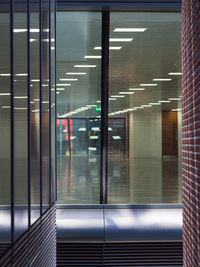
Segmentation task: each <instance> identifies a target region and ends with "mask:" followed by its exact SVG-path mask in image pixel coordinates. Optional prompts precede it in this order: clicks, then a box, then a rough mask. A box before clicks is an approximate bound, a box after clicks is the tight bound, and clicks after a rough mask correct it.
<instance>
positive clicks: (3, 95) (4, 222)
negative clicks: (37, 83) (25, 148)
mask: <svg viewBox="0 0 200 267" xmlns="http://www.w3.org/2000/svg"><path fill="white" fill-rule="evenodd" d="M9 5H10V3H9V1H4V2H3V3H2V2H0V35H1V36H3V38H1V41H0V133H1V138H0V162H1V164H0V185H1V186H0V218H1V219H0V227H1V229H5V230H4V234H0V243H1V242H3V243H5V242H10V238H11V236H10V230H11V220H10V174H11V173H10V15H9V12H10V9H9ZM2 248H3V247H2Z"/></svg>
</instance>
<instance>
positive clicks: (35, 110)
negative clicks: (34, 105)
mask: <svg viewBox="0 0 200 267" xmlns="http://www.w3.org/2000/svg"><path fill="white" fill-rule="evenodd" d="M39 111H40V110H39V109H32V110H31V112H39Z"/></svg>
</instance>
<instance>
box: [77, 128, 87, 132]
mask: <svg viewBox="0 0 200 267" xmlns="http://www.w3.org/2000/svg"><path fill="white" fill-rule="evenodd" d="M78 131H79V132H85V131H86V128H79V129H78Z"/></svg>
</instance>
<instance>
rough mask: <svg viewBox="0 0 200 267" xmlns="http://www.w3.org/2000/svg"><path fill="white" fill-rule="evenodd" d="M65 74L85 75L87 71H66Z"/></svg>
mask: <svg viewBox="0 0 200 267" xmlns="http://www.w3.org/2000/svg"><path fill="white" fill-rule="evenodd" d="M66 74H67V75H86V74H87V72H66Z"/></svg>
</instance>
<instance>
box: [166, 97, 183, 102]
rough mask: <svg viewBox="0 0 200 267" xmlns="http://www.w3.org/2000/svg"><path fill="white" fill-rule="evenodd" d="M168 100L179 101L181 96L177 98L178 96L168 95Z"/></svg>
mask: <svg viewBox="0 0 200 267" xmlns="http://www.w3.org/2000/svg"><path fill="white" fill-rule="evenodd" d="M168 100H172V101H179V100H181V98H179V97H170V98H168Z"/></svg>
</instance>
